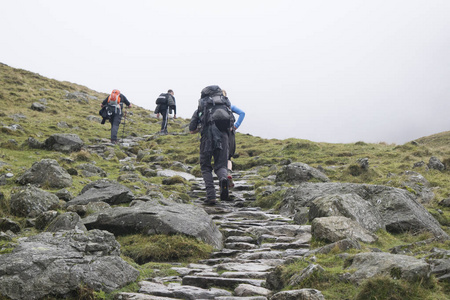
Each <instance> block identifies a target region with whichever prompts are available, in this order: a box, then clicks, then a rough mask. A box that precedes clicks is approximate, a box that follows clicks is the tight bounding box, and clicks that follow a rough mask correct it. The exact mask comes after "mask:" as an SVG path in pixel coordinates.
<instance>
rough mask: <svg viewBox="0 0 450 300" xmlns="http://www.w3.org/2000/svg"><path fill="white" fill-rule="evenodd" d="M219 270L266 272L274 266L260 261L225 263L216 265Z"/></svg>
mask: <svg viewBox="0 0 450 300" xmlns="http://www.w3.org/2000/svg"><path fill="white" fill-rule="evenodd" d="M216 268H217V270H218V271H221V270H225V271H237V272H265V271H269V270H271V269H272V268H273V267H272V266H268V265H265V264H258V263H223V264H219V265H217V266H216Z"/></svg>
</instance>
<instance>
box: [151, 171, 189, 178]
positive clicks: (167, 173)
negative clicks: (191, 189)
mask: <svg viewBox="0 0 450 300" xmlns="http://www.w3.org/2000/svg"><path fill="white" fill-rule="evenodd" d="M156 175H157V176H160V177H172V176H181V177H183V178H184V179H186V180H194V179H195V176H194V175H192V174H189V173H186V172H180V171H174V170H161V171H158V172H156Z"/></svg>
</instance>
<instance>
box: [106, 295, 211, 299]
mask: <svg viewBox="0 0 450 300" xmlns="http://www.w3.org/2000/svg"><path fill="white" fill-rule="evenodd" d="M173 299H174V298H172V297H170V298H168V297H159V296H153V295H147V294H140V293H117V294H116V296H115V297H114V300H173ZM216 299H217V298H216Z"/></svg>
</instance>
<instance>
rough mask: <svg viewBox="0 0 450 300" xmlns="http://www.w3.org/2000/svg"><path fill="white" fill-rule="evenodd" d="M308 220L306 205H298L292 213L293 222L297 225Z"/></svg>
mask: <svg viewBox="0 0 450 300" xmlns="http://www.w3.org/2000/svg"><path fill="white" fill-rule="evenodd" d="M308 220H309V209H308V208H307V207H300V208H299V210H298V211H297V212H295V214H294V223H295V224H297V225H305V224H306V223H308Z"/></svg>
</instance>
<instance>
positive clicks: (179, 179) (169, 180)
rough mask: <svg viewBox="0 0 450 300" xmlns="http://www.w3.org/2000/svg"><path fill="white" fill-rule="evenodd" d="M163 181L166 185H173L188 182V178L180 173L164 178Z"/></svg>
mask: <svg viewBox="0 0 450 300" xmlns="http://www.w3.org/2000/svg"><path fill="white" fill-rule="evenodd" d="M162 183H163V184H165V185H173V184H177V183H186V180H185V179H184V178H183V177H181V176H179V175H175V176H172V177H169V178H164V179H163V181H162Z"/></svg>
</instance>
